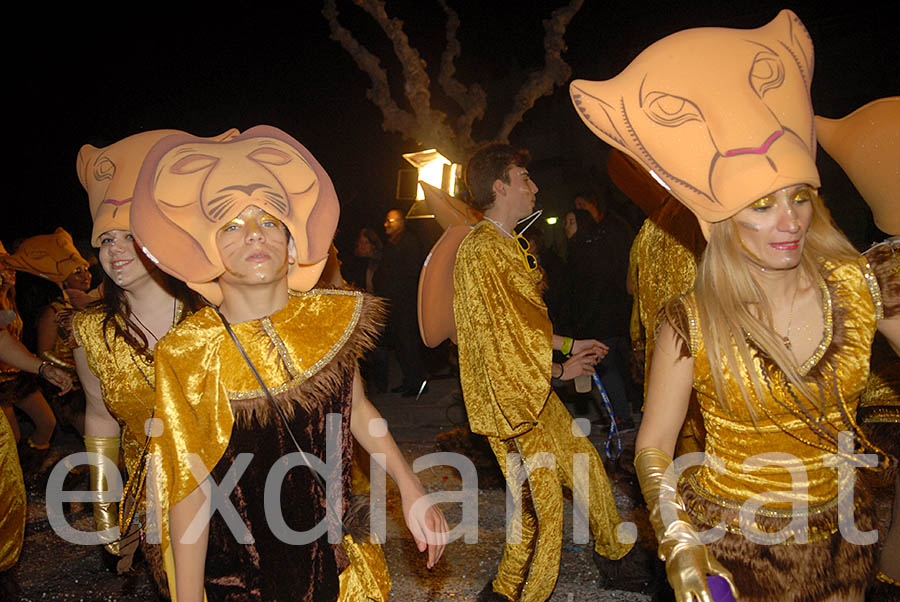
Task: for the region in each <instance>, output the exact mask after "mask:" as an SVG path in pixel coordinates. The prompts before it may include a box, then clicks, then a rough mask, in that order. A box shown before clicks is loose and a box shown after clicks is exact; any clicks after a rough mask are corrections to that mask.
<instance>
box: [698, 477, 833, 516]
mask: <svg viewBox="0 0 900 602" xmlns="http://www.w3.org/2000/svg"><path fill="white" fill-rule="evenodd" d="M688 485H689V486H690V487H691V489H693V490H694V492H695V493H696V494H697V495H699V496H700V497H702V498H703V499H705V500H706V501H708V502H712V503H713V504H715V505H717V506H721V507H722V508H727V509H729V510H740V509H741V507H742V506H743V505H744V502H738V501H736V500H732V499H729V498H727V497H722V496H720V495H716V494H715V493H712V492H711V491H707V490H706V489H705V488H704V487H703V486H702V485H700V483H699V481H697V475H696V474H691V475H690V476H689V477H688ZM837 503H838V498H837V496H835V497H833V498H831V499H830V500H828V501H827V502H822V503H821V504H811V505H807V506H806V510H805V511H799V512H797V511H795V510H794V509H793V508H769V507H768V506H761V507H760V508H759V509H758V510H757V512H756V513H757V514H759V515H761V516H765V517H768V518H783V519H791V518H795V517H798V516H799V517H809V516H813V515H816V514H820V513H822V512H826V511H828V510H831V509H832V508H834V507H835V506H837Z"/></svg>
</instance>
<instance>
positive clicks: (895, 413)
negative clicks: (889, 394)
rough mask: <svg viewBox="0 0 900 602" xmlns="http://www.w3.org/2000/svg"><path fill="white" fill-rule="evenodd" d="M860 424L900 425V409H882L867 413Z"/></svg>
mask: <svg viewBox="0 0 900 602" xmlns="http://www.w3.org/2000/svg"><path fill="white" fill-rule="evenodd" d="M860 422H862V423H865V424H873V423H891V424H900V408H896V407H881V408H874V409H871V410H868V411H867V412H865V414H864V416H863V417H862V419H861V420H860Z"/></svg>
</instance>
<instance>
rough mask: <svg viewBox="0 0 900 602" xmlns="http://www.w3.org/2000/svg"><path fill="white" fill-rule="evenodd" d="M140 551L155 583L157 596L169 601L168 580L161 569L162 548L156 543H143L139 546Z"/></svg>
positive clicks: (170, 597)
mask: <svg viewBox="0 0 900 602" xmlns="http://www.w3.org/2000/svg"><path fill="white" fill-rule="evenodd" d="M141 550H142V551H143V552H144V558H145V559H146V560H147V566H148V567H149V568H150V574H151V575H153V580H154V581H155V582H156V588H157V590H158V591H159V595H160V596H162V597H163V598H165V599H166V600H171V599H172V596H171V595H170V594H169V579H168V577H166V570H165V569H164V568H163V561H162V546H161V545H159V544H158V543H147V542H146V541H144V542H143V543H142V544H141Z"/></svg>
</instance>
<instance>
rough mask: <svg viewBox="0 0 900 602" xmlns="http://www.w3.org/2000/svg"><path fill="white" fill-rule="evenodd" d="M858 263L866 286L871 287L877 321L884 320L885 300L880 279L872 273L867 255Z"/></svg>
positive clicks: (861, 256) (870, 291)
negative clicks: (879, 282) (879, 283)
mask: <svg viewBox="0 0 900 602" xmlns="http://www.w3.org/2000/svg"><path fill="white" fill-rule="evenodd" d="M857 261H858V263H859V269H861V270H862V273H863V278H865V281H866V286H868V287H869V294H870V295H872V303H873V304H874V305H875V319H876V320H882V319H884V299H882V298H881V287H879V286H878V279H877V278H876V277H875V272H873V271H872V266H870V265H869V260H868V259H867V258H866V256H865V255H860V256H859V259H858V260H857Z"/></svg>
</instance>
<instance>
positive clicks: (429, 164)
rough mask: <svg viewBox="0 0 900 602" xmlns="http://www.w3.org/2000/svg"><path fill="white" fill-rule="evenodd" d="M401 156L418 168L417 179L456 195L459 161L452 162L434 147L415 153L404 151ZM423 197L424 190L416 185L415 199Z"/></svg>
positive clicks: (418, 199)
mask: <svg viewBox="0 0 900 602" xmlns="http://www.w3.org/2000/svg"><path fill="white" fill-rule="evenodd" d="M403 158H404V159H406V161H407V162H408V163H409V164H410V165H412V166H413V167H415V168H416V169H417V170H418V172H419V174H418V175H419V177H418V179H419V180H421V181H423V182H427V183H429V184H431V185H432V186H434V187H435V188H440V189H441V190H445V191H447V192H448V193H449V194H450V196H456V180H457V178H458V176H459V170H460V165H459V163H453V162H452V161H450V159H448V158H447V157H445V156H444V155H442V154H441V153H439V152H438V151H437V149H434V148H430V149H428V150H423V151H418V152H415V153H404V155H403ZM424 199H425V192H424V191H423V190H422V187H421V186H417V188H416V200H417V201H421V200H424Z"/></svg>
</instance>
